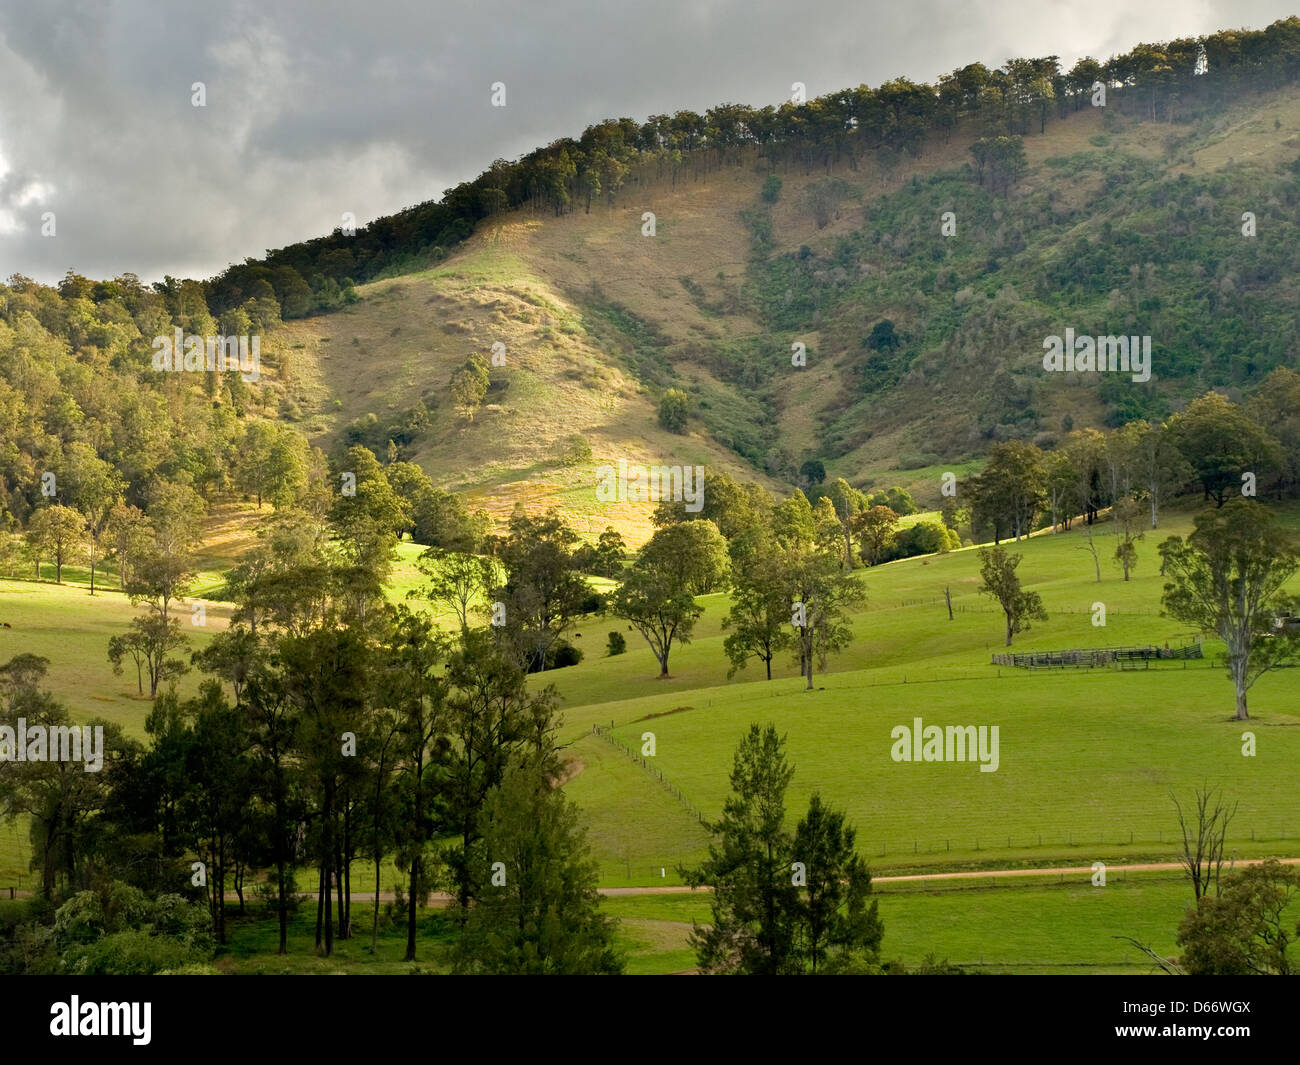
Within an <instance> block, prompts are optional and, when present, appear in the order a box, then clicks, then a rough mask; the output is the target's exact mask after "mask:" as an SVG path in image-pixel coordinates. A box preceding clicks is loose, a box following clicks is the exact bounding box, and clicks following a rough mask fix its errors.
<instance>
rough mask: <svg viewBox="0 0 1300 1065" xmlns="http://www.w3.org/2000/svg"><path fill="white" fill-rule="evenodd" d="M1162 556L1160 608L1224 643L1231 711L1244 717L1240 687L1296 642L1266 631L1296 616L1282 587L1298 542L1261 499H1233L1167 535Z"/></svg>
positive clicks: (1289, 634) (1296, 562)
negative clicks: (1184, 533) (1190, 527)
mask: <svg viewBox="0 0 1300 1065" xmlns="http://www.w3.org/2000/svg"><path fill="white" fill-rule="evenodd" d="M1161 555H1162V557H1163V559H1164V563H1165V565H1164V571H1165V572H1166V573H1167V574H1168V575H1169V577H1170V580H1169V581H1168V582H1167V583H1166V584H1165V592H1164V597H1163V599H1162V603H1163V605H1164V608H1165V610H1166V611H1168V612H1169V614H1170V615H1171V616H1173V617H1176V618H1178V619H1179V620H1180V621H1183V622H1186V623H1187V624H1189V625H1192V626H1193V627H1194V628H1195V629H1196V630H1197V631H1198V632H1212V633H1214V634H1215V635H1216V636H1218V637H1219V639H1221V640H1222V641H1223V642H1224V644H1225V645H1226V647H1227V652H1228V653H1227V665H1228V675H1229V677H1230V678H1231V679H1232V682H1233V687H1234V688H1235V690H1236V696H1237V710H1236V716H1237V718H1238V719H1242V720H1244V719H1245V718H1247V717H1249V716H1250V715H1249V713H1248V712H1247V707H1246V693H1247V691H1249V690H1250V688H1251V686H1252V685H1253V684H1254V683H1255V681H1256V680H1258V679H1259V677H1260V676H1261V675H1262V674H1263V673H1265V672H1267V671H1268V670H1270V669H1276V668H1277V667H1278V666H1280V665H1283V664H1284V663H1287V662H1289V661H1290V660H1291V659H1292V658H1294V656H1295V654H1296V649H1297V644H1300V633H1296V632H1294V631H1291V630H1290V629H1288V628H1286V627H1285V626H1284V627H1283V628H1282V629H1281V630H1280V631H1274V628H1273V626H1274V619H1275V618H1286V617H1290V616H1292V615H1297V614H1300V597H1296V596H1294V595H1288V594H1286V593H1285V592H1284V591H1283V585H1285V584H1286V582H1287V581H1288V580H1289V579H1290V578H1291V576H1292V575H1293V574H1295V573H1296V571H1297V570H1298V569H1300V545H1297V543H1296V541H1295V538H1294V537H1293V536H1292V535H1290V534H1289V533H1288V532H1285V531H1284V530H1282V529H1281V528H1280V527H1279V525H1278V522H1277V519H1276V518H1275V517H1274V516H1273V515H1272V514H1271V513H1269V511H1268V509H1267V508H1266V507H1264V506H1263V505H1262V504H1260V503H1257V502H1255V501H1254V500H1252V499H1233V500H1230V501H1229V502H1228V503H1227V504H1226V505H1225V506H1224V507H1223V508H1222V509H1220V510H1214V511H1209V512H1206V513H1204V514H1201V515H1200V516H1198V517H1197V519H1196V531H1195V532H1193V533H1192V535H1191V536H1189V537H1188V538H1187V540H1185V541H1184V540H1183V539H1182V538H1181V537H1170V538H1169V539H1168V540H1166V541H1165V542H1164V543H1163V544H1162V545H1161Z"/></svg>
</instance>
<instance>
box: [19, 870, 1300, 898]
mask: <svg viewBox="0 0 1300 1065" xmlns="http://www.w3.org/2000/svg"><path fill="white" fill-rule="evenodd" d="M1274 860H1275V861H1278V862H1280V863H1281V864H1282V865H1300V858H1277V859H1269V858H1249V859H1245V860H1243V861H1239V862H1231V863H1225V864H1226V865H1227V871H1229V872H1231V871H1232V870H1233V869H1235V868H1237V867H1238V866H1246V865H1259V864H1260V863H1261V862H1266V861H1274ZM1181 868H1183V865H1182V863H1181V862H1140V863H1136V864H1133V865H1108V866H1106V872H1107V874H1108V875H1109V874H1111V873H1124V872H1129V873H1156V872H1167V871H1169V870H1174V869H1181ZM1092 873H1093V869H1092V866H1091V865H1058V866H1050V867H1046V868H1041V869H980V870H974V871H963V872H950V873H910V874H907V875H903V876H873V877H872V878H871V883H872V884H873V885H874V884H900V883H904V882H907V881H916V880H979V879H982V878H984V877H1018V876H1067V875H1070V874H1079V875H1083V876H1091V875H1092ZM596 890H597V892H598V893H599V894H601V895H604V896H605V897H606V898H628V897H632V896H637V895H689V894H692V893H693V892H696V891H701V892H704V891H708V890H709V888H707V887H705V888H693V887H687V886H686V885H684V884H665V885H664V886H663V887H610V888H597V889H596ZM31 894H32V893H31V892H30V891H18V892H16V893H15V897H16V898H30V897H31ZM302 897H303V898H304V899H308V898H310V897H311V896H310V894H306V893H304V894H303V895H302ZM238 898H239V896H238V895H236V894H235V893H234V892H233V891H228V892H227V893H226V899H227V900H228V901H238ZM453 898H454V896H453V895H451V894H449V893H447V892H445V891H434V892H430V894H429V896H428V904H429V905H430V906H440V907H441V906H446V905H448V904H449V903H450V902H451V900H452V899H453ZM351 899H352V901H353V902H373V901H374V900H375V893H374V892H373V891H354V892H352V895H351ZM379 901H380V902H394V901H396V896H395V895H394V894H393V892H391V891H381V892H380V893H379Z"/></svg>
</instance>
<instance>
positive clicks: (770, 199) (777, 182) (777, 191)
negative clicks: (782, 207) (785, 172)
mask: <svg viewBox="0 0 1300 1065" xmlns="http://www.w3.org/2000/svg"><path fill="white" fill-rule="evenodd" d="M762 195H763V202H764V203H776V201H777V200H779V199H780V198H781V179H780V178H779V177H777V176H776V175H775V174H770V175H769V176H768V178H767V180H766V181H764V182H763V193H762Z"/></svg>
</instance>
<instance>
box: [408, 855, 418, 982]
mask: <svg viewBox="0 0 1300 1065" xmlns="http://www.w3.org/2000/svg"><path fill="white" fill-rule="evenodd" d="M419 879H420V859H419V858H418V857H413V858H412V859H411V890H410V892H409V894H408V895H407V897H406V958H405V959H404V960H405V961H415V892H416V888H417V885H418V883H419Z"/></svg>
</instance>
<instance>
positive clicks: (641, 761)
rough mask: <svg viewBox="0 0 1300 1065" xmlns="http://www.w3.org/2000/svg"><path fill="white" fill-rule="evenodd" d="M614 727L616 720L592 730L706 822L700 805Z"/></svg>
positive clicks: (689, 810) (698, 818)
mask: <svg viewBox="0 0 1300 1065" xmlns="http://www.w3.org/2000/svg"><path fill="white" fill-rule="evenodd" d="M613 728H614V722H612V721H611V722H610V723H609V725H608V726H606V725H592V726H591V731H592V732H594V733H595V734H596V735H597V736H600V737H602V738H603V739H605V740H607V741H608V742H609V743H610V744H612V745H613V746H614V747H616V748H618V749H619V750H620V751H622V752H623V753H624V754H626V755H627V756H628V757H629V758H630V759H632V762H633V764H634V765H639V766H640V767H641V768H642V769H644V770H645V771H646V772H647V773H649V774H650V776H651V777H652V778H653V779H655V780H657V781H658V782H659V783H660V785H662V787H663V788H664V790H665V791H667V792H668V794H669V795H671V796H673V798H675V799H676V800H677V801H678V802H680V803H681V804H682V805H683V806H684V807H686V810H687V812H688V813H690V814H691V816H693V817H694V818H695V819H696V820H697V821H699V822H700V823H701V824H703V823H704V813H703V811H702V810H700V808H699V807H698V806H695V805H694V804H693V803H692V802H691V801H690V799H688V798H687V797H686V796H685V795H684V794H682V789H681V788H679V787H678V786H677V785H676V784H674V783H673V782H672V781H671V780H669V779H668V778H667V777H665V776H664V774H663V771H662V770H660V769H656V768H654V767H653V766H651V765H650V763H649V761H647V759H646V756H645V755H643V754H640V753H638V752H637V751H635V750H633V748H632V747H631V745H629V744H627V743H624V742H623V741H622V740H621V739H619V738H618V737H617V736H615V735H614V733H613V731H612V730H613Z"/></svg>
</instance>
